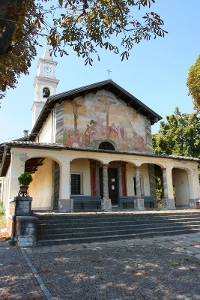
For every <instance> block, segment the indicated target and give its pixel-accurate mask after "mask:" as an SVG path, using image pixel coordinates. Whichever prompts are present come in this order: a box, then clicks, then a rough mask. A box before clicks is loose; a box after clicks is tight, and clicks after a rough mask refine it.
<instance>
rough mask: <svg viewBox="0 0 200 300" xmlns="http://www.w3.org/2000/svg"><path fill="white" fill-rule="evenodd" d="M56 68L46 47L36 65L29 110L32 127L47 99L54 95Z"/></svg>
mask: <svg viewBox="0 0 200 300" xmlns="http://www.w3.org/2000/svg"><path fill="white" fill-rule="evenodd" d="M56 66H57V62H55V61H53V58H52V57H51V55H50V52H49V47H48V45H47V46H46V49H45V51H44V55H43V57H42V58H39V61H38V64H37V76H36V77H35V80H34V84H33V86H34V89H35V96H34V102H33V105H32V108H31V111H32V127H33V126H34V124H35V122H36V120H37V118H38V116H39V114H40V112H41V110H42V108H43V106H44V104H45V102H46V100H47V99H48V97H49V96H51V95H54V94H56V88H57V85H58V82H59V80H58V79H56V76H55V72H56Z"/></svg>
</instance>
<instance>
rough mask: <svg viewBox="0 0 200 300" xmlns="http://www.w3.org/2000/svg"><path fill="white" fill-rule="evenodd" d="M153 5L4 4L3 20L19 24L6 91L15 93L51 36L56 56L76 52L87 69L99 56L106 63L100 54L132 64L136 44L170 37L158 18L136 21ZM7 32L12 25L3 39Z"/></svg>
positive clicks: (3, 71) (1, 86)
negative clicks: (42, 42)
mask: <svg viewBox="0 0 200 300" xmlns="http://www.w3.org/2000/svg"><path fill="white" fill-rule="evenodd" d="M3 2H4V4H2V3H3ZM7 2H9V3H11V4H12V9H8V8H7V6H6V5H7V4H5V3H7ZM13 2H14V3H15V5H14V6H13ZM17 2H20V7H19V5H18V4H17ZM55 3H56V4H55ZM153 3H155V0H127V1H124V0H68V1H67V0H57V1H55V0H40V1H39V0H38V1H37V0H35V1H34V0H22V1H18V0H10V1H2V0H0V5H1V6H0V11H2V12H3V13H0V19H1V20H2V19H4V17H5V16H6V20H9V22H8V24H10V22H13V23H14V24H15V30H14V33H13V35H12V34H11V36H12V39H11V44H10V47H9V48H8V51H7V52H6V54H4V55H1V56H0V78H1V79H0V90H1V91H3V92H4V91H6V89H7V88H9V87H11V88H14V87H15V86H16V84H17V78H18V77H19V75H20V74H21V73H24V74H27V73H28V68H29V67H30V65H31V61H32V59H33V58H34V57H35V56H36V46H37V45H39V43H38V37H39V36H40V35H44V36H46V39H47V41H48V43H49V45H50V46H51V50H52V52H53V53H54V54H55V55H57V53H59V54H60V55H61V56H63V54H66V55H68V51H69V50H68V49H69V47H71V48H72V49H73V50H74V51H75V52H76V53H77V55H78V56H81V57H82V58H83V59H84V60H85V64H90V65H91V64H92V62H93V54H95V55H97V58H98V59H100V57H99V54H98V52H99V49H100V48H104V49H107V50H110V51H113V52H114V53H115V54H119V55H120V57H121V60H123V59H128V57H129V52H130V50H131V49H132V48H133V45H134V44H138V43H139V42H140V41H141V40H149V39H150V38H151V37H153V38H156V37H158V36H159V37H164V34H165V33H166V31H165V30H164V29H163V28H162V27H163V25H164V22H163V20H162V19H161V18H160V16H159V15H158V14H157V13H155V12H151V11H150V12H145V14H144V15H143V16H141V17H140V18H139V19H136V18H134V16H133V13H135V12H136V10H137V11H138V10H140V9H141V8H146V9H147V8H148V9H149V8H150V7H151V4H153ZM5 6H6V7H5ZM9 8H10V6H9ZM8 12H9V13H8ZM14 16H15V17H14ZM16 16H17V17H16ZM6 29H7V25H6V24H5V26H4V28H0V39H1V38H2V37H4V34H2V33H4V32H5V31H6Z"/></svg>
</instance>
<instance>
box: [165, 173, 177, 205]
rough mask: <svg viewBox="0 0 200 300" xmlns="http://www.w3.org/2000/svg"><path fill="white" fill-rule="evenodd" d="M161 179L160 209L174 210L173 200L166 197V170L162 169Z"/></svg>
mask: <svg viewBox="0 0 200 300" xmlns="http://www.w3.org/2000/svg"><path fill="white" fill-rule="evenodd" d="M162 177H163V199H162V208H163V209H176V208H175V202H174V198H173V199H169V196H168V184H167V170H166V168H162Z"/></svg>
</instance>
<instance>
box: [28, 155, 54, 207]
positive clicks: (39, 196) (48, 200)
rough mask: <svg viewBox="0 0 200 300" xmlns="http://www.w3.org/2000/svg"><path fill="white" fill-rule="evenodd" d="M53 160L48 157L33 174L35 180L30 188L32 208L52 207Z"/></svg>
mask: <svg viewBox="0 0 200 300" xmlns="http://www.w3.org/2000/svg"><path fill="white" fill-rule="evenodd" d="M52 188H53V176H52V160H51V159H49V158H46V159H45V160H44V162H43V165H42V166H39V167H38V170H37V172H36V173H34V174H33V181H32V183H31V185H30V188H29V195H30V196H31V197H33V201H32V209H35V210H37V209H51V208H52V193H53V191H52Z"/></svg>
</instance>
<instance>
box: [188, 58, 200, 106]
mask: <svg viewBox="0 0 200 300" xmlns="http://www.w3.org/2000/svg"><path fill="white" fill-rule="evenodd" d="M186 85H187V87H188V89H189V95H191V96H192V98H193V103H194V108H195V109H196V110H197V111H199V110H200V55H199V56H198V58H197V60H196V63H195V64H194V65H193V66H191V67H190V69H189V73H188V78H187V81H186Z"/></svg>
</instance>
